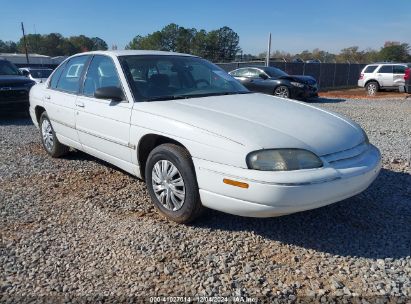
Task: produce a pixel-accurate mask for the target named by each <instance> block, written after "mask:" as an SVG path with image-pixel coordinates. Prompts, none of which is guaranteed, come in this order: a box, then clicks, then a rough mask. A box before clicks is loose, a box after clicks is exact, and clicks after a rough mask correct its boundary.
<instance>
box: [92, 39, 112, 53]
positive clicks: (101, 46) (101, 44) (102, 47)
mask: <svg viewBox="0 0 411 304" xmlns="http://www.w3.org/2000/svg"><path fill="white" fill-rule="evenodd" d="M91 41H93V47H92V49H91V50H92V51H106V50H107V49H108V46H107V43H106V42H105V41H104V40H103V39H101V38H99V37H93V38H91Z"/></svg>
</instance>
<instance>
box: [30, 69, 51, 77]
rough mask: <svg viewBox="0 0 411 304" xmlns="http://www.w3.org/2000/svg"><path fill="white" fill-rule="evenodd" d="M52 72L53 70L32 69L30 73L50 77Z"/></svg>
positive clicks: (34, 75)
mask: <svg viewBox="0 0 411 304" xmlns="http://www.w3.org/2000/svg"><path fill="white" fill-rule="evenodd" d="M51 72H53V70H48V69H44V70H30V74H31V76H32V77H33V78H48V77H49V76H50V74H51Z"/></svg>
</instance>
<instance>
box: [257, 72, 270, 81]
mask: <svg viewBox="0 0 411 304" xmlns="http://www.w3.org/2000/svg"><path fill="white" fill-rule="evenodd" d="M258 76H260V78H262V79H264V80H266V79H268V76H267V75H266V74H264V73H261V74H260V75H258Z"/></svg>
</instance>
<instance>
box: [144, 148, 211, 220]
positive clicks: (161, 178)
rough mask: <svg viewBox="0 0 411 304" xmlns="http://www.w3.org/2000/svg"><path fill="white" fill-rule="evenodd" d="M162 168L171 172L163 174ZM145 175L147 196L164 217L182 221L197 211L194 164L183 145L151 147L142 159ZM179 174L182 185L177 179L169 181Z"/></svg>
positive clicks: (189, 218)
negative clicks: (148, 195) (145, 160)
mask: <svg viewBox="0 0 411 304" xmlns="http://www.w3.org/2000/svg"><path fill="white" fill-rule="evenodd" d="M172 166H173V167H174V168H175V169H176V170H177V171H175V170H174V168H173V167H172ZM163 169H165V170H164V171H166V172H167V173H169V172H171V173H170V174H163V173H162V172H163ZM167 169H168V170H167ZM173 172H174V175H173ZM145 177H146V184H147V189H148V192H149V194H150V197H151V200H152V201H153V203H154V205H155V206H156V208H157V209H158V210H159V211H160V213H161V214H162V215H164V216H165V217H166V218H168V219H170V220H172V221H174V222H177V223H182V224H186V223H189V222H192V221H193V220H195V219H196V218H197V217H198V216H199V215H200V214H201V212H202V210H203V206H202V204H201V201H200V195H199V192H198V185H197V178H196V175H195V171H194V165H193V162H192V160H191V156H190V154H189V153H188V151H187V150H186V149H184V148H183V147H180V146H178V145H175V144H162V145H160V146H158V147H156V148H154V149H153V151H151V153H150V155H149V156H148V159H147V162H146V168H145ZM179 177H181V180H182V185H181V182H174V183H173V181H180V179H179ZM182 192H184V195H182ZM162 193H163V194H162Z"/></svg>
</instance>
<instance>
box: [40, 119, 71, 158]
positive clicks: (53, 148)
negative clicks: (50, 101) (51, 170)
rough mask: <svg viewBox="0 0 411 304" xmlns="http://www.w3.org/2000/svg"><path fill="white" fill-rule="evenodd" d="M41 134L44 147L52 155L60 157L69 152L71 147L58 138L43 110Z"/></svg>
mask: <svg viewBox="0 0 411 304" xmlns="http://www.w3.org/2000/svg"><path fill="white" fill-rule="evenodd" d="M40 135H41V142H42V143H43V147H44V149H45V150H46V152H47V153H48V154H49V155H51V156H52V157H60V156H62V155H64V154H66V153H68V151H69V147H67V146H65V145H63V144H62V143H60V142H59V140H58V139H57V136H56V133H55V132H54V130H53V127H52V125H51V122H50V119H49V117H48V116H47V113H46V112H43V114H41V117H40Z"/></svg>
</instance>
